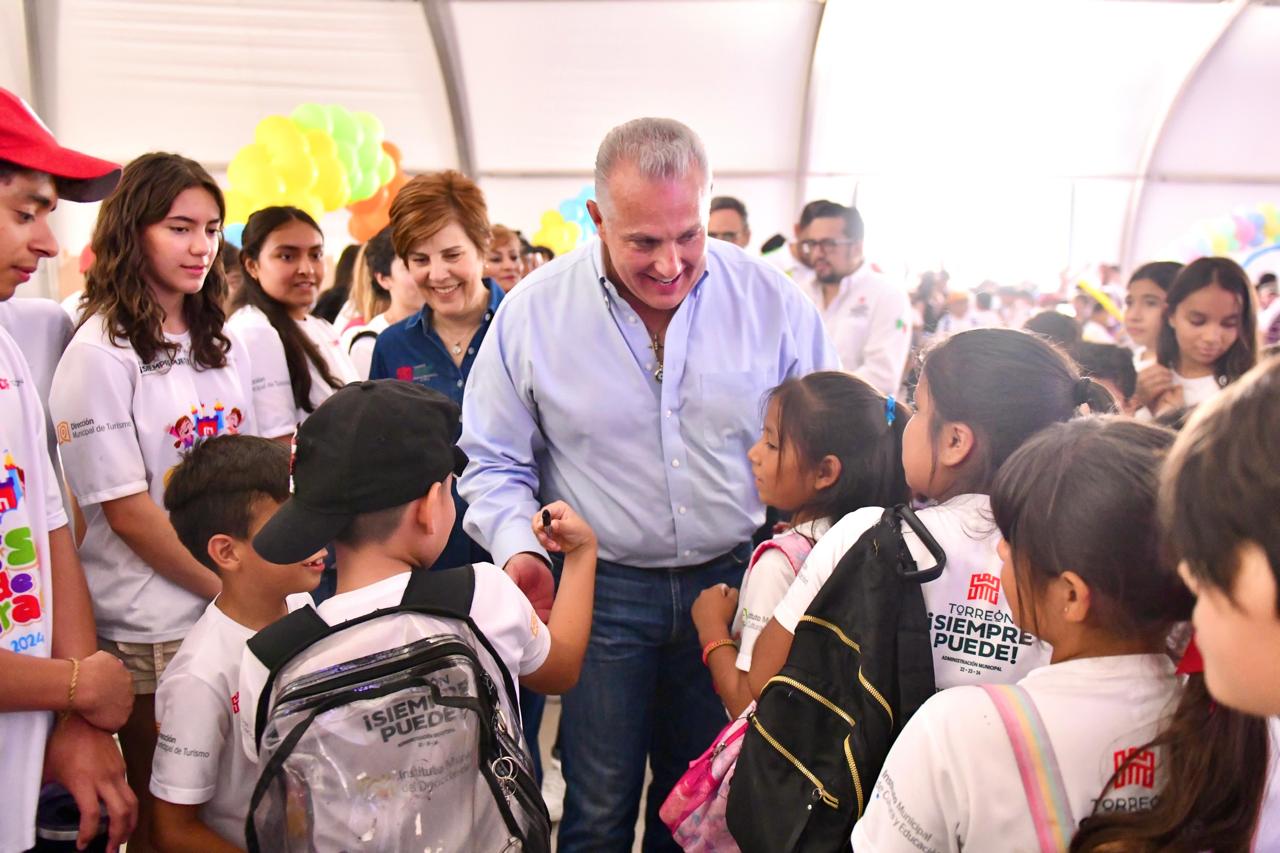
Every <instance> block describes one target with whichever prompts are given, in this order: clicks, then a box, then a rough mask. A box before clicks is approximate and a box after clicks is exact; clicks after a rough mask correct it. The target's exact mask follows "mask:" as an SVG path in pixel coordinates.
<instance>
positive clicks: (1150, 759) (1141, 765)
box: [1114, 746, 1156, 790]
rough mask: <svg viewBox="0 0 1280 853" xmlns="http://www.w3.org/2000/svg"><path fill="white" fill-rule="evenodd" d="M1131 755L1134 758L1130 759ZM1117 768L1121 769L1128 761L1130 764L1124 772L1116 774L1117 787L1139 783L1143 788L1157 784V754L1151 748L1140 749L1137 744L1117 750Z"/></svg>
mask: <svg viewBox="0 0 1280 853" xmlns="http://www.w3.org/2000/svg"><path fill="white" fill-rule="evenodd" d="M1130 757H1132V758H1133V760H1132V761H1129V759H1130ZM1114 760H1115V769H1116V770H1117V771H1119V770H1120V768H1121V767H1122V766H1124V763H1125V762H1126V761H1128V762H1129V765H1128V766H1127V767H1125V768H1124V772H1122V773H1120V775H1118V776H1116V782H1115V788H1116V789H1117V790H1118V789H1120V788H1124V787H1127V786H1129V785H1138V786H1140V787H1143V788H1154V787H1155V786H1156V754H1155V753H1154V752H1152V751H1151V750H1149V749H1144V750H1139V749H1138V748H1137V747H1136V746H1131V747H1129V748H1128V749H1121V750H1117V751H1116V753H1115V755H1114Z"/></svg>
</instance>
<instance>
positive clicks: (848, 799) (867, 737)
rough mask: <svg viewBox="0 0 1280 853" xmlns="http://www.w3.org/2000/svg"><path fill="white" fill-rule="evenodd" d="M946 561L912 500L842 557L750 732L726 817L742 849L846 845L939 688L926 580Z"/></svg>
mask: <svg viewBox="0 0 1280 853" xmlns="http://www.w3.org/2000/svg"><path fill="white" fill-rule="evenodd" d="M903 522H905V523H906V524H907V525H909V526H910V527H911V529H912V530H913V531H915V533H916V535H918V536H919V537H920V541H921V542H923V543H924V545H925V547H927V548H928V549H929V553H930V554H931V555H932V556H933V558H934V559H935V560H936V565H935V566H934V567H933V568H931V569H928V570H926V571H919V570H917V568H916V564H915V561H914V560H913V559H912V558H911V554H910V552H909V551H908V550H907V544H906V542H904V541H903V538H902V523H903ZM945 564H946V555H945V554H944V553H943V552H942V549H941V548H940V547H939V546H938V543H937V542H936V541H935V540H934V538H933V537H932V536H931V535H930V534H929V531H928V530H926V529H925V528H924V525H922V524H921V523H920V520H919V519H918V518H916V515H915V513H914V512H912V511H911V509H910V508H909V507H906V506H899V507H895V508H893V509H888V510H885V513H884V515H883V516H882V517H881V518H880V520H879V521H878V522H877V523H876V525H875V526H874V527H872V528H871V529H870V530H868V531H867V532H866V533H864V534H862V537H861V538H860V539H859V540H858V541H857V543H856V544H854V546H853V547H852V548H850V549H849V551H848V552H847V553H845V555H844V556H843V557H842V558H841V559H840V562H839V563H838V564H837V565H836V568H835V571H833V572H832V573H831V577H830V578H828V579H827V582H826V583H825V584H824V585H823V587H822V589H821V590H820V591H819V592H818V595H817V596H816V597H815V598H814V599H813V603H812V604H811V605H810V606H809V610H808V612H807V613H806V614H805V615H804V616H803V617H801V619H800V623H799V624H798V625H797V626H796V632H795V640H794V641H793V642H792V645H791V653H790V654H789V655H788V656H787V663H786V665H785V666H783V668H782V671H781V672H779V673H778V674H777V675H776V676H774V677H773V678H771V679H770V680H769V682H768V683H767V684H766V685H765V688H764V690H763V691H762V692H761V694H760V700H759V702H758V703H757V704H756V709H755V712H754V713H753V714H752V715H751V717H750V725H749V726H748V727H747V733H746V736H745V737H744V738H743V742H742V754H741V755H740V756H739V758H738V763H737V766H736V769H735V770H734V776H733V782H732V784H731V785H730V788H729V804H728V813H727V819H728V824H729V831H730V833H731V834H732V835H733V837H734V840H735V841H737V842H738V845H739V847H741V848H742V850H743V853H757V851H758V853H789V851H795V850H804V851H820V853H830V851H837V850H848V849H849V836H850V834H851V833H852V831H853V824H854V822H855V821H856V820H857V819H858V818H859V817H861V815H862V811H863V809H864V808H865V806H866V797H867V795H868V794H869V793H870V792H871V789H872V787H873V786H874V785H875V781H876V777H877V776H879V774H880V768H881V767H882V766H883V764H884V759H885V756H886V755H887V754H888V752H889V747H890V746H891V745H892V744H893V741H894V739H895V738H897V736H898V733H899V732H900V731H901V730H902V727H903V725H905V724H906V722H907V720H908V719H909V718H910V717H911V715H912V714H914V713H915V711H916V709H917V708H919V707H920V705H921V704H922V703H923V702H924V701H925V700H926V699H928V698H929V697H930V696H932V695H933V693H934V681H933V652H932V650H931V649H930V646H929V625H928V616H927V614H926V611H925V606H924V596H923V594H922V592H921V589H920V584H922V583H926V582H928V581H931V580H933V579H935V578H936V577H938V576H939V575H940V574H941V573H942V570H943V567H944V566H945Z"/></svg>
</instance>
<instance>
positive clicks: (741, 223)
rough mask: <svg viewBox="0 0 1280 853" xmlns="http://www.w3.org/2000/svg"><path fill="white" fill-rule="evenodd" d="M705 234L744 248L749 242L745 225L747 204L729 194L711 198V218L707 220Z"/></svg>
mask: <svg viewBox="0 0 1280 853" xmlns="http://www.w3.org/2000/svg"><path fill="white" fill-rule="evenodd" d="M707 236H708V237H710V238H711V239H713V240H724V241H725V242H726V243H732V244H734V245H735V246H738V247H739V248H742V249H745V248H747V246H748V245H749V244H750V243H751V229H750V228H749V227H748V226H747V206H746V205H745V204H743V203H742V202H740V201H738V199H736V198H734V197H733V196H731V195H718V196H716V197H715V198H713V199H711V218H710V219H708V220H707Z"/></svg>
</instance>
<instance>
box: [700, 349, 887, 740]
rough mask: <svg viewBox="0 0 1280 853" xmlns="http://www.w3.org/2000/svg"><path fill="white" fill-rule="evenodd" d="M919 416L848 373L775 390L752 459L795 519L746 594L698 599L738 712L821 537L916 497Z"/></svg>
mask: <svg viewBox="0 0 1280 853" xmlns="http://www.w3.org/2000/svg"><path fill="white" fill-rule="evenodd" d="M910 418H911V410H910V409H909V408H907V406H906V405H904V404H902V403H898V402H896V401H895V400H894V399H893V398H892V397H888V398H886V397H885V396H884V395H883V394H881V393H880V392H879V391H877V390H876V389H875V388H872V387H871V386H870V385H868V384H867V383H866V382H864V381H862V380H861V379H858V378H856V377H854V376H852V375H850V374H848V373H842V372H838V371H822V372H819V373H811V374H809V375H808V376H805V377H803V378H800V379H788V380H787V381H786V382H784V383H782V384H781V385H779V386H778V387H777V388H774V389H773V390H772V391H771V392H770V393H769V397H768V401H767V406H766V410H765V418H764V430H763V433H762V434H761V436H760V440H759V441H757V442H756V443H755V445H754V446H753V447H752V448H751V450H750V451H749V452H748V453H747V458H748V459H749V460H750V461H751V468H752V470H753V472H754V473H755V478H756V490H757V491H759V493H760V500H761V501H763V502H764V503H765V504H766V505H768V506H771V507H776V508H777V509H779V510H782V511H783V512H784V513H788V514H789V515H790V518H791V524H790V527H789V528H788V529H787V530H785V531H783V532H782V533H780V534H778V535H777V536H775V537H773V539H771V540H770V541H768V542H764V543H762V544H761V545H760V547H759V548H757V549H756V552H755V554H754V555H753V556H752V558H751V563H750V565H749V566H748V567H747V572H746V574H745V575H744V576H743V579H742V591H741V593H739V591H738V590H736V589H730V588H728V587H726V586H725V585H724V584H720V585H717V586H713V587H710V588H708V589H706V590H704V591H703V592H702V594H701V595H699V596H698V599H697V601H695V602H694V605H693V624H694V627H696V628H697V629H698V641H699V643H700V644H701V645H702V647H703V648H708V649H710V650H711V651H710V652H708V654H707V660H706V663H707V666H708V668H710V670H711V679H712V681H713V682H714V684H715V688H716V693H717V694H718V695H719V696H720V699H721V701H723V702H724V705H725V708H726V709H727V710H728V712H729V713H730V714H731V715H732V716H735V717H736V716H738V715H739V714H740V713H741V712H742V710H743V709H744V708H746V707H747V705H749V704H750V703H751V700H752V695H751V687H750V685H749V684H748V682H747V674H748V673H749V672H750V671H751V651H752V648H753V646H754V645H755V641H756V637H758V636H759V634H760V629H761V628H763V627H764V626H765V624H767V623H768V621H769V618H770V617H771V616H772V615H773V609H774V608H775V607H776V606H777V604H778V602H779V601H781V600H782V597H783V596H784V595H786V592H787V589H788V588H789V587H790V586H791V582H792V581H794V580H795V577H796V573H797V572H799V571H800V566H801V564H803V562H804V558H805V555H807V554H808V553H809V549H810V548H812V547H813V544H814V543H815V542H817V541H818V539H819V538H821V537H822V535H823V534H824V533H826V532H827V531H828V530H830V529H831V525H832V524H833V523H835V522H836V521H838V520H839V519H841V518H843V517H844V516H845V515H847V514H848V513H851V512H853V511H854V510H857V509H860V508H861V507H864V506H893V505H895V504H900V503H903V502H905V501H906V500H907V499H908V497H909V493H908V490H907V482H906V477H905V475H904V474H903V471H902V432H903V429H904V427H905V426H906V423H907V421H908V420H910ZM730 623H732V624H730ZM726 640H728V641H729V642H725V641H726ZM730 648H732V649H734V651H735V652H736V659H735V656H734V655H731V654H729V653H728V651H727V650H728V649H730Z"/></svg>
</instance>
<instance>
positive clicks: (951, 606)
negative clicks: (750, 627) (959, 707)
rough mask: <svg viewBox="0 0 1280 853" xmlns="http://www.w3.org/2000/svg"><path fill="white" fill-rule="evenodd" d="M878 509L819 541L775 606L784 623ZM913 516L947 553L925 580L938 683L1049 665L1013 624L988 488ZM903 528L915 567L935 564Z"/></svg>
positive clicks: (1007, 676) (1006, 677)
mask: <svg viewBox="0 0 1280 853" xmlns="http://www.w3.org/2000/svg"><path fill="white" fill-rule="evenodd" d="M882 515H884V510H883V509H880V508H878V507H864V508H862V509H860V510H857V511H856V512H851V513H849V514H848V515H846V516H845V517H844V518H842V519H841V520H840V521H839V522H837V523H836V525H835V526H834V527H832V528H831V530H830V532H828V533H827V535H826V536H823V537H822V538H821V539H819V540H818V544H817V545H814V546H813V550H812V551H810V552H809V557H808V559H806V560H805V562H804V568H803V569H801V570H800V576H799V577H797V578H796V582H795V583H794V584H792V585H791V589H790V590H788V591H787V594H786V596H785V597H784V598H783V599H782V601H781V602H779V603H778V607H777V609H776V610H774V612H773V617H774V618H775V619H777V620H778V623H779V624H780V625H782V627H784V628H786V629H787V630H788V631H790V632H791V633H793V634H794V633H795V630H796V625H797V624H798V623H799V621H800V617H801V616H803V615H804V614H805V611H806V610H808V609H809V605H810V604H811V603H812V602H813V599H814V597H815V596H817V594H818V590H820V589H822V585H823V584H824V583H826V582H827V578H829V577H831V573H832V572H833V571H834V570H835V567H836V565H837V564H838V563H839V562H840V558H841V557H843V556H844V555H845V552H847V551H848V550H849V549H850V548H852V547H853V546H854V545H855V544H856V543H857V541H858V540H859V539H860V538H861V537H862V534H863V533H866V532H867V531H868V530H870V529H871V528H872V527H874V526H875V524H876V522H878V521H879V520H880V517H881V516H882ZM916 515H917V517H919V519H920V522H921V524H923V525H924V526H925V528H926V529H927V530H928V531H929V532H930V533H931V534H933V538H934V539H935V540H937V542H938V545H939V546H941V548H942V550H943V552H945V553H946V555H947V566H946V568H945V569H943V571H942V574H941V575H940V576H939V577H938V578H937V580H934V581H931V582H929V583H926V584H924V585H923V587H922V590H923V592H924V605H925V609H926V610H927V611H928V613H929V633H930V637H931V644H932V646H933V675H934V680H935V682H936V683H937V686H938V689H939V690H945V689H946V688H948V687H956V686H958V685H961V684H978V683H981V682H989V683H992V684H1012V683H1013V682H1015V681H1017V680H1018V679H1019V678H1022V677H1024V676H1025V675H1026V674H1027V673H1029V672H1030V671H1031V670H1033V669H1035V668H1036V667H1038V666H1043V665H1044V664H1047V663H1048V662H1049V654H1050V649H1049V647H1048V646H1047V645H1045V644H1044V643H1041V642H1040V641H1039V640H1037V639H1036V638H1035V637H1033V636H1031V635H1030V634H1028V633H1027V632H1025V631H1023V630H1022V629H1020V628H1019V627H1018V626H1017V625H1015V624H1014V623H1013V616H1012V614H1011V613H1010V612H1009V602H1008V600H1007V599H1006V598H1005V595H1004V590H1003V589H1001V583H1000V557H999V555H997V554H996V546H997V545H998V544H999V543H1000V531H999V529H997V528H996V526H995V523H994V522H993V521H992V520H991V500H990V499H989V498H988V497H987V496H986V495H959V496H957V497H954V498H952V499H951V500H949V501H947V502H946V503H944V504H939V505H938V506H933V507H929V508H928V509H922V510H920V511H919V512H918V513H916ZM902 534H903V539H904V541H906V543H907V548H908V550H910V552H911V556H912V557H914V558H915V560H916V564H917V566H918V568H920V569H929V568H932V567H933V565H934V561H933V557H931V556H930V555H929V551H928V549H926V548H925V547H924V543H922V542H921V541H920V539H919V538H918V537H917V536H916V535H915V533H913V532H912V531H911V530H910V529H909V528H907V527H906V526H905V525H904V526H903V528H902Z"/></svg>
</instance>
